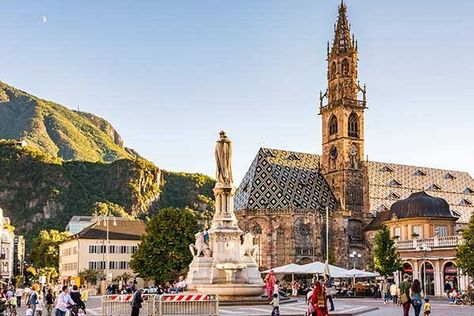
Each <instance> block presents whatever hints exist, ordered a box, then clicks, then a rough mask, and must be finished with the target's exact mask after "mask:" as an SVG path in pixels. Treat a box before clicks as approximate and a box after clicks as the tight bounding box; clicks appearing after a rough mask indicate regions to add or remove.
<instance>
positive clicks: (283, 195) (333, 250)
mask: <svg viewBox="0 0 474 316" xmlns="http://www.w3.org/2000/svg"><path fill="white" fill-rule="evenodd" d="M358 61H359V59H358V47H357V41H356V40H355V37H354V35H352V36H351V33H350V24H349V22H348V17H347V6H346V5H345V4H344V3H343V2H342V3H341V4H340V6H339V15H338V19H337V24H336V26H335V34H334V40H333V42H332V44H331V45H329V43H328V48H327V80H328V85H327V89H326V90H325V91H323V92H321V94H320V104H319V116H320V117H321V120H322V154H321V155H318V154H312V153H300V152H292V151H287V150H280V149H271V148H261V149H260V150H259V151H258V153H257V155H256V157H255V159H254V160H253V162H252V164H251V165H250V167H249V170H248V171H247V173H246V175H245V177H244V179H243V180H242V182H241V184H240V185H239V188H238V190H237V193H236V196H235V209H236V213H237V217H238V219H239V225H240V226H241V228H242V229H243V230H244V231H246V232H251V233H252V234H253V235H254V242H255V244H256V245H257V251H256V254H255V255H256V260H257V262H258V263H259V265H260V267H261V269H267V268H270V267H275V266H280V265H284V264H288V263H299V264H304V263H308V262H312V261H315V260H319V261H324V260H325V258H326V255H328V256H329V258H330V261H331V262H334V263H336V264H338V265H340V266H346V267H349V266H352V264H356V265H357V267H358V268H368V267H369V265H370V262H371V254H370V248H371V240H370V239H371V238H370V235H368V234H366V233H365V231H366V228H367V226H368V225H369V223H370V222H371V221H373V219H374V218H375V216H376V214H377V213H379V212H382V211H387V210H389V208H390V207H391V205H392V204H393V203H394V202H396V201H398V200H401V199H405V198H407V197H408V196H410V195H411V194H412V193H413V192H417V191H426V192H427V193H429V194H430V195H432V196H435V197H441V198H443V199H445V200H446V201H447V202H448V203H449V206H450V209H451V210H452V211H453V213H454V214H455V215H456V217H457V218H458V220H457V222H456V225H457V226H458V228H460V227H462V226H463V225H465V224H466V223H467V222H468V221H469V218H470V216H471V214H473V213H474V205H473V201H474V179H473V178H472V177H471V176H470V175H469V174H468V173H466V172H460V171H451V170H442V169H433V168H425V167H417V166H408V165H401V164H393V163H384V162H374V161H368V160H366V159H365V157H364V115H365V111H366V109H367V98H366V87H365V85H361V84H360V82H359V78H358ZM327 209H328V210H329V217H328V218H329V220H328V221H329V223H328V227H329V232H328V236H329V253H326V252H327V250H326V246H325V245H326V210H327ZM372 238H373V235H372ZM354 254H357V255H356V256H355V255H354ZM354 260H355V261H354ZM356 261H357V262H356Z"/></svg>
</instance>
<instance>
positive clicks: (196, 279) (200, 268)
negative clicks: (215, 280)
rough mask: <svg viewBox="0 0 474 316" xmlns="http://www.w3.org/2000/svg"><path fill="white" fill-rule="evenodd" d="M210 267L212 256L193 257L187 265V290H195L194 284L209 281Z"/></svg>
mask: <svg viewBox="0 0 474 316" xmlns="http://www.w3.org/2000/svg"><path fill="white" fill-rule="evenodd" d="M211 268H212V258H208V257H195V258H194V260H193V261H192V262H191V264H190V265H189V272H188V275H187V278H186V284H187V290H195V289H196V284H205V283H209V271H211Z"/></svg>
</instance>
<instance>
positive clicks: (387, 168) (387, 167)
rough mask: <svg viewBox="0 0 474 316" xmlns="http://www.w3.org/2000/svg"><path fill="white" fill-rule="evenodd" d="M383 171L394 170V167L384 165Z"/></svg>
mask: <svg viewBox="0 0 474 316" xmlns="http://www.w3.org/2000/svg"><path fill="white" fill-rule="evenodd" d="M380 170H381V171H383V172H393V169H392V168H390V167H389V166H383V168H382V169H380Z"/></svg>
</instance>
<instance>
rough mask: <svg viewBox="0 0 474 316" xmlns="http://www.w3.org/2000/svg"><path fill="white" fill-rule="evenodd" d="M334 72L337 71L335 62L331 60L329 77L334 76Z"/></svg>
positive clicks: (332, 77)
mask: <svg viewBox="0 0 474 316" xmlns="http://www.w3.org/2000/svg"><path fill="white" fill-rule="evenodd" d="M336 72H337V67H336V63H335V62H333V63H332V65H331V79H334V78H336Z"/></svg>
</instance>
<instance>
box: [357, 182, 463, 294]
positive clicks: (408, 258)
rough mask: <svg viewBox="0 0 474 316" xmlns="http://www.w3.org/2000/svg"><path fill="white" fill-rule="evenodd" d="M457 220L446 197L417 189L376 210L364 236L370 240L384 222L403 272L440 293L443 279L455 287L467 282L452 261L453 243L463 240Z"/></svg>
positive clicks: (433, 291) (428, 288)
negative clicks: (406, 196)
mask: <svg viewBox="0 0 474 316" xmlns="http://www.w3.org/2000/svg"><path fill="white" fill-rule="evenodd" d="M457 220H458V217H457V216H455V215H454V214H453V212H452V211H451V210H450V208H449V204H448V202H447V201H446V200H444V199H442V198H438V197H433V196H431V195H428V194H427V193H425V192H424V191H421V192H416V193H412V194H411V195H410V196H409V197H408V198H406V199H403V200H400V201H397V202H395V203H393V204H392V206H391V207H390V209H389V210H385V211H382V212H380V213H378V214H377V217H376V218H375V219H374V220H373V221H372V222H371V223H370V224H369V225H368V227H367V229H366V230H367V235H368V236H367V237H368V238H367V239H368V240H369V241H373V239H374V236H375V233H376V231H377V230H378V229H380V228H381V227H382V225H386V226H387V227H388V228H389V229H390V232H391V236H392V238H393V239H395V240H396V247H397V252H398V254H399V255H400V258H401V260H402V262H403V268H402V271H401V272H402V274H407V275H409V276H410V277H411V278H412V280H413V279H419V280H420V281H421V283H422V284H425V283H426V287H424V288H426V292H427V294H428V295H437V296H440V295H442V294H443V292H444V284H445V283H446V282H449V283H450V284H451V286H452V287H455V288H458V289H459V288H462V289H465V288H467V285H468V284H469V279H468V277H467V276H464V275H462V274H461V273H460V271H459V270H458V268H457V267H456V263H455V260H456V247H457V246H458V245H459V244H460V243H462V237H461V236H460V235H458V234H457V232H456V221H457ZM425 267H426V270H425Z"/></svg>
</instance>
